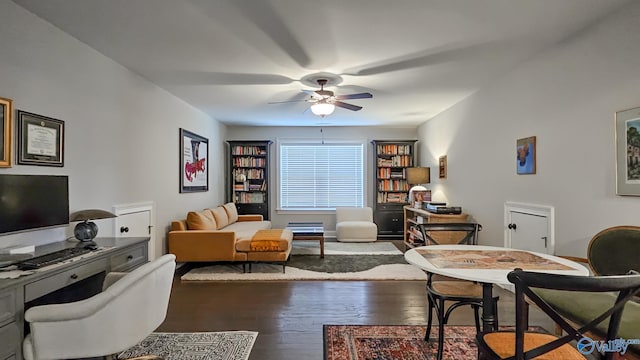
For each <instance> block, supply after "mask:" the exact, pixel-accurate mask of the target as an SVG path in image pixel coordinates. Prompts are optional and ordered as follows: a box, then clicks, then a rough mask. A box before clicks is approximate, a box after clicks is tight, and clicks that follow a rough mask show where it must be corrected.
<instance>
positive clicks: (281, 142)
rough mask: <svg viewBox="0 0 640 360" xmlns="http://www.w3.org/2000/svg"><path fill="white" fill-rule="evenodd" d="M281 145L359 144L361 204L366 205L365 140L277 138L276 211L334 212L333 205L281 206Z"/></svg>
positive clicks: (291, 212) (298, 212)
mask: <svg viewBox="0 0 640 360" xmlns="http://www.w3.org/2000/svg"><path fill="white" fill-rule="evenodd" d="M283 145H285V146H286V145H314V146H318V147H320V146H322V145H354V146H360V147H361V150H362V174H361V176H362V206H367V205H366V204H367V201H368V198H367V164H368V163H367V161H368V158H367V154H368V149H367V141H366V140H363V139H353V140H326V139H325V140H323V141H322V142H318V140H316V139H277V141H276V166H277V168H276V174H275V175H276V188H277V191H278V194H277V196H276V211H277V212H278V213H287V214H294V213H295V214H327V213H335V207H333V208H326V209H325V208H315V209H314V208H308V209H289V208H283V206H282V202H281V199H282V188H281V183H282V181H281V180H282V179H281V178H280V176H281V163H282V162H281V158H282V146H283Z"/></svg>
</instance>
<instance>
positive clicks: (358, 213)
mask: <svg viewBox="0 0 640 360" xmlns="http://www.w3.org/2000/svg"><path fill="white" fill-rule="evenodd" d="M342 221H369V222H373V210H372V209H371V208H370V207H367V206H365V207H361V208H360V207H347V206H343V207H336V223H339V222H342Z"/></svg>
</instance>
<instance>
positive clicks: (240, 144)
mask: <svg viewBox="0 0 640 360" xmlns="http://www.w3.org/2000/svg"><path fill="white" fill-rule="evenodd" d="M271 143H272V141H271V140H260V141H227V147H228V149H227V154H228V161H227V165H228V169H227V201H232V202H234V203H235V204H236V208H237V209H238V214H261V215H262V216H263V217H264V219H265V220H268V219H269V190H270V189H269V151H270V147H271Z"/></svg>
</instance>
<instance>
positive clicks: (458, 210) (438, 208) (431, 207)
mask: <svg viewBox="0 0 640 360" xmlns="http://www.w3.org/2000/svg"><path fill="white" fill-rule="evenodd" d="M424 208H425V210H427V211H428V212H431V213H434V214H462V207H460V206H447V204H446V203H436V202H429V203H426V204H425V205H424Z"/></svg>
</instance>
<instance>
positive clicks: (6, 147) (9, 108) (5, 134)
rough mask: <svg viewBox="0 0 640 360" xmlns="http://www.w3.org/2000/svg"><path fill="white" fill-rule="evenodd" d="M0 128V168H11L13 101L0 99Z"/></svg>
mask: <svg viewBox="0 0 640 360" xmlns="http://www.w3.org/2000/svg"><path fill="white" fill-rule="evenodd" d="M0 127H1V129H2V142H1V143H0V151H1V153H0V168H7V167H11V159H12V149H13V143H12V141H11V140H12V136H11V135H12V134H13V131H12V128H13V101H12V100H10V99H5V98H0Z"/></svg>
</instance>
